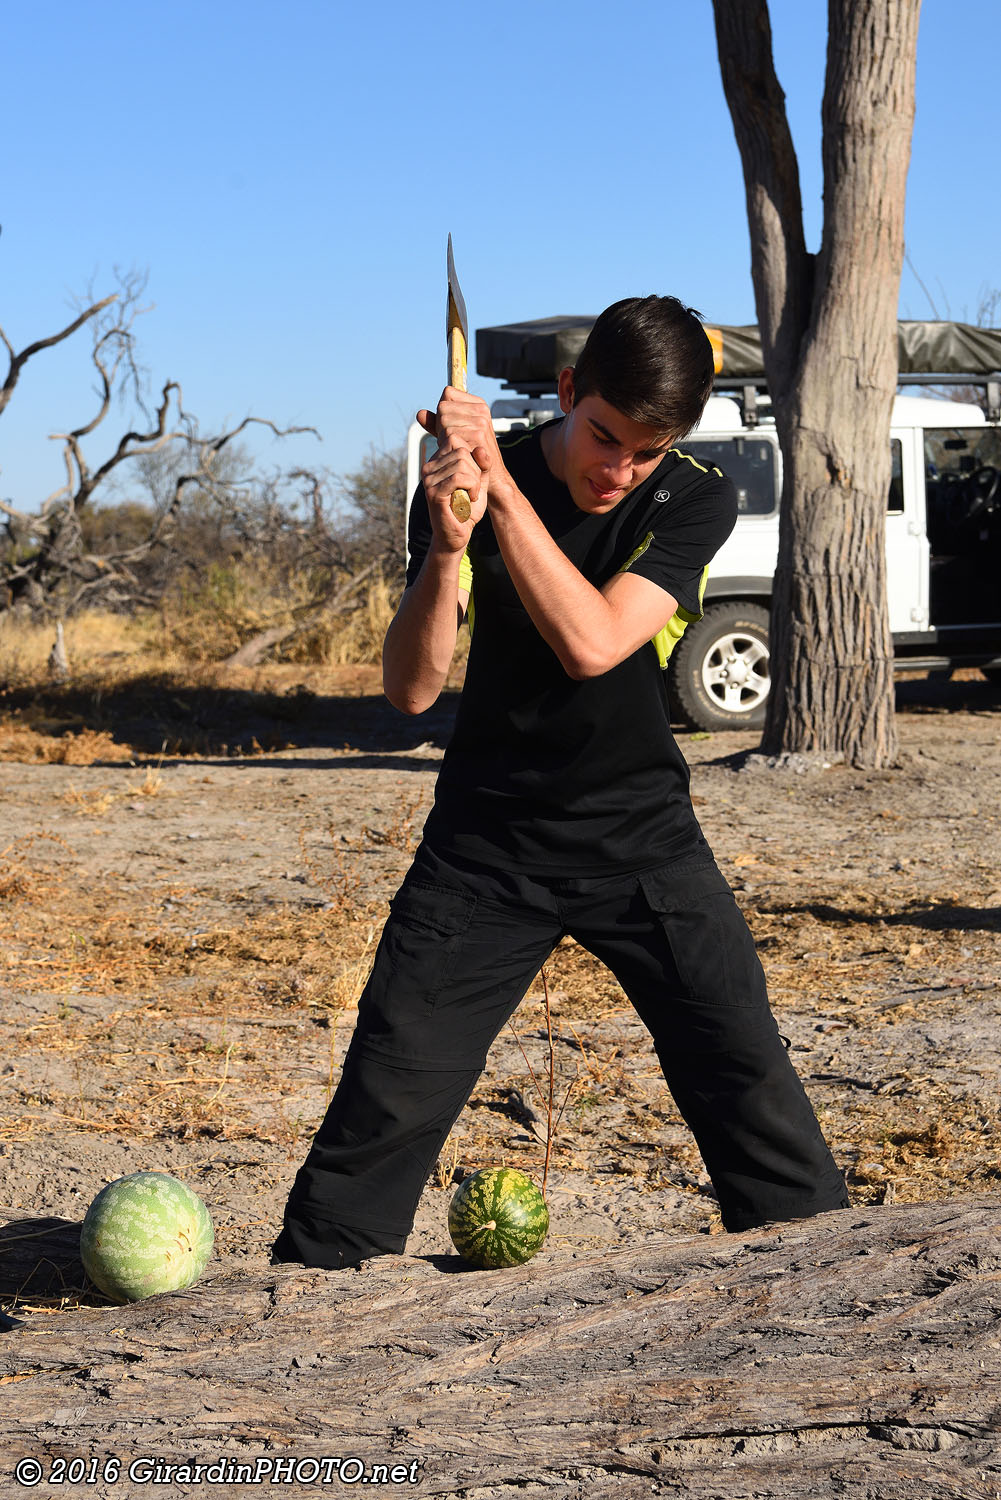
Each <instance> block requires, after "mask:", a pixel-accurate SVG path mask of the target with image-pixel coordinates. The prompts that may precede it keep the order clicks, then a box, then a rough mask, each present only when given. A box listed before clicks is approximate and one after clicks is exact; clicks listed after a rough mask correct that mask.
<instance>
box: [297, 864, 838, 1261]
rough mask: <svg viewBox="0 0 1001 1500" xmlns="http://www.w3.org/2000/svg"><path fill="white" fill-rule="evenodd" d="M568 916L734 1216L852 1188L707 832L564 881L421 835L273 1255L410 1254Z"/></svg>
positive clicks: (738, 1226)
mask: <svg viewBox="0 0 1001 1500" xmlns="http://www.w3.org/2000/svg"><path fill="white" fill-rule="evenodd" d="M567 933H569V934H570V935H571V936H572V937H574V938H575V939H576V940H577V942H579V943H580V944H581V945H582V946H583V947H585V948H587V949H588V950H589V951H590V952H591V953H593V954H594V955H595V956H596V957H597V958H599V959H600V960H601V961H602V962H603V963H605V964H606V965H607V966H608V968H609V969H611V971H612V973H613V974H614V975H615V976H616V978H617V979H618V981H619V983H620V984H621V985H622V988H623V989H624V990H625V992H626V994H627V995H628V997H629V999H630V1001H631V1002H632V1004H633V1005H634V1006H635V1008H636V1010H637V1012H638V1013H639V1015H640V1017H641V1018H642V1020H643V1021H644V1023H645V1024H646V1026H647V1027H648V1029H649V1031H650V1033H651V1035H652V1037H653V1044H654V1047H655V1049H656V1052H657V1056H658V1058H659V1060H660V1064H661V1067H662V1068H663V1071H664V1077H665V1079H666V1080H667V1083H668V1086H669V1088H670V1090H671V1093H672V1095H673V1096H674V1099H675V1101H676V1103H677V1105H678V1108H679V1109H680V1111H681V1113H682V1115H683V1116H684V1118H685V1120H686V1121H687V1123H688V1125H689V1127H690V1129H691V1130H692V1133H693V1134H694V1136H695V1140H696V1142H697V1144H698V1147H699V1150H700V1151H701V1153H702V1158H703V1160H704V1162H705V1164H706V1168H707V1170H708V1172H709V1175H710V1177H711V1178H712V1182H713V1187H714V1188H715V1191H716V1194H717V1196H718V1199H719V1204H720V1209H721V1212H722V1217H723V1223H724V1226H725V1227H726V1228H727V1229H729V1230H742V1229H749V1228H753V1227H754V1226H756V1225H759V1224H763V1223H765V1222H767V1221H769V1220H783V1219H795V1218H806V1217H809V1216H810V1215H812V1214H815V1213H821V1212H823V1211H824V1210H827V1209H834V1208H843V1207H847V1206H848V1199H847V1195H846V1192H845V1185H844V1180H843V1178H842V1176H841V1174H840V1172H839V1171H838V1169H837V1167H836V1166H835V1163H834V1160H833V1158H832V1156H831V1154H830V1151H829V1150H828V1148H827V1146H826V1144H825V1142H824V1139H823V1137H822V1135H821V1132H820V1127H819V1125H818V1123H817V1120H816V1117H815V1115H814V1112H813V1109H812V1107H811V1105H810V1102H809V1100H808V1099H807V1097H806V1094H805V1092H804V1090H803V1086H802V1084H801V1083H800V1081H799V1079H798V1077H797V1075H796V1073H795V1071H794V1069H793V1067H792V1065H791V1063H790V1061H789V1057H788V1054H787V1052H786V1048H785V1046H784V1045H783V1042H782V1039H781V1037H780V1036H779V1033H778V1028H777V1026H776V1024H775V1020H774V1018H773V1016H772V1013H771V1010H770V1008H769V1005H768V999H767V994H766V989H765V979H764V974H763V972H762V969H761V964H760V962H759V960H758V956H757V954H756V952H755V949H754V943H753V941H752V939H751V935H750V932H749V931H748V929H747V924H746V923H745V921H744V919H743V916H742V915H741V912H740V910H739V908H738V907H737V904H736V902H735V901H734V899H733V895H732V894H731V892H730V888H729V886H728V885H727V883H726V881H725V880H724V879H723V876H722V875H721V874H720V872H719V870H718V869H717V868H716V864H715V861H714V860H713V858H712V854H711V853H710V851H709V849H708V847H707V846H706V845H705V844H702V845H700V846H699V847H698V848H697V849H696V850H695V851H694V852H693V853H692V854H691V855H689V856H687V857H685V858H683V859H679V860H675V861H673V862H671V863H670V864H666V865H663V866H660V867H658V868H656V869H651V870H644V871H641V872H638V873H633V874H629V875H614V876H603V877H601V878H592V877H588V878H586V879H584V878H574V879H559V880H556V879H554V880H550V879H548V878H544V877H538V876H526V875H520V874H517V873H514V872H505V871H499V870H486V869H482V868H480V867H479V866H475V867H474V866H469V867H465V868H464V867H461V866H460V865H459V864H457V863H455V862H453V861H452V860H449V861H445V860H443V859H441V858H439V857H438V856H437V855H435V854H434V853H433V852H432V851H431V850H430V849H428V848H427V847H426V846H424V845H422V846H421V848H420V849H419V850H418V853H417V856H416V859H415V861H414V864H413V866H412V868H411V869H410V871H409V873H408V875H407V877H406V879H405V880H404V882H403V885H402V886H401V887H400V890H399V892H398V893H397V895H396V897H395V899H394V900H393V902H392V911H391V914H390V917H389V920H388V921H387V923H386V926H385V929H384V931H383V934H382V939H381V942H380V944H379V948H378V951H377V953H376V958H375V963H374V967H373V970H372V974H371V976H370V978H369V981H368V983H367V985H366V987H365V990H364V992H363V994H362V997H361V999H360V1001H359V1005H358V1022H357V1026H356V1029H355V1033H354V1036H353V1037H352V1040H351V1044H350V1046H349V1048H348V1052H347V1055H346V1057H345V1059H344V1067H343V1070H342V1074H341V1078H340V1082H339V1083H338V1086H337V1090H336V1092H335V1094H334V1097H333V1100H332V1101H331V1103H330V1107H329V1109H328V1110H327V1114H326V1117H325V1119H324V1120H323V1123H322V1124H321V1126H320V1128H319V1130H318V1131H317V1133H316V1137H315V1139H314V1141H313V1144H312V1147H311V1148H310V1151H309V1154H308V1156H307V1157H306V1160H305V1162H304V1163H303V1165H302V1167H301V1168H300V1170H299V1172H298V1174H297V1176H296V1179H295V1182H294V1184H293V1187H292V1190H291V1193H290V1195H289V1199H288V1203H287V1205H286V1209H285V1225H284V1228H283V1230H282V1232H281V1234H280V1235H279V1237H278V1239H277V1240H276V1242H275V1245H274V1248H273V1255H274V1258H275V1259H276V1260H288V1261H301V1262H303V1263H304V1264H305V1265H310V1266H324V1267H337V1266H341V1265H349V1264H353V1263H356V1262H358V1261H359V1260H361V1259H364V1258H366V1257H367V1256H371V1255H379V1254H386V1253H399V1252H400V1251H402V1250H403V1248H404V1245H405V1243H406V1238H407V1235H408V1233H409V1232H410V1229H411V1227H412V1225H413V1220H414V1214H415V1212H416V1208H417V1202H418V1199H419V1198H420V1195H421V1192H422V1190H423V1188H424V1184H425V1182H426V1181H427V1179H428V1177H429V1175H430V1173H431V1171H432V1169H433V1167H434V1164H435V1162H436V1161H437V1159H438V1156H439V1154H440V1152H441V1149H442V1147H443V1145H444V1143H445V1140H446V1137H447V1136H448V1133H449V1131H450V1130H451V1128H452V1125H453V1124H454V1122H455V1120H456V1117H457V1116H458V1114H459V1112H460V1111H461V1109H462V1107H463V1105H464V1104H465V1102H466V1100H467V1099H468V1097H469V1095H470V1093H471V1092H472V1089H473V1086H474V1085H475V1083H476V1080H477V1078H478V1077H479V1075H480V1072H481V1071H482V1069H483V1066H484V1062H485V1060H486V1055H487V1051H488V1049H489V1047H490V1045H491V1043H492V1042H493V1040H494V1038H495V1037H496V1036H497V1034H498V1032H499V1031H500V1029H501V1027H502V1026H503V1025H504V1023H505V1022H506V1021H507V1020H508V1018H509V1017H510V1016H511V1014H512V1013H513V1011H514V1010H515V1009H516V1007H517V1005H518V1003H519V1001H520V1000H521V999H522V997H523V996H524V994H525V993H526V991H527V990H528V988H529V986H530V985H531V982H532V980H533V979H534V977H535V976H536V975H537V974H538V971H539V969H540V968H541V967H542V965H543V963H544V962H545V961H546V959H547V958H548V957H549V955H550V953H551V952H552V951H553V949H554V948H555V947H556V945H557V943H558V942H559V941H560V939H561V938H562V937H563V936H564V935H565V934H567Z"/></svg>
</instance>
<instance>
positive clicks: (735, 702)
mask: <svg viewBox="0 0 1001 1500" xmlns="http://www.w3.org/2000/svg"><path fill="white" fill-rule="evenodd" d="M670 686H671V699H672V705H673V708H674V711H675V713H676V715H677V717H678V718H679V719H681V720H682V722H683V723H684V724H685V725H686V726H687V727H688V728H690V729H702V730H709V731H711V732H715V731H717V730H721V729H760V728H761V726H762V725H763V724H764V722H765V705H766V699H767V697H768V611H767V610H766V609H763V608H762V607H761V605H760V604H746V603H739V602H738V603H735V604H711V605H710V606H709V608H708V609H707V610H706V612H705V614H704V615H703V617H702V619H701V620H698V621H696V622H695V624H694V625H689V626H688V628H687V630H686V631H685V633H684V635H683V636H682V637H681V640H680V641H679V642H678V644H677V646H676V647H675V648H674V652H673V654H672V656H671V672H670Z"/></svg>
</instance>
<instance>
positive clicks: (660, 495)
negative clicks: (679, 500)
mask: <svg viewBox="0 0 1001 1500" xmlns="http://www.w3.org/2000/svg"><path fill="white" fill-rule="evenodd" d="M653 498H654V499H655V500H656V502H657V504H658V505H663V503H664V501H665V500H670V498H671V491H670V490H655V491H654V496H653Z"/></svg>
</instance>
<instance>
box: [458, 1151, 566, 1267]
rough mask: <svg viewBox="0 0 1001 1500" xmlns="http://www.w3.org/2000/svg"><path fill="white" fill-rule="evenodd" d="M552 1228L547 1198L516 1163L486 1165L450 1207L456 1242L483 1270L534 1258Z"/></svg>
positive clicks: (459, 1193)
mask: <svg viewBox="0 0 1001 1500" xmlns="http://www.w3.org/2000/svg"><path fill="white" fill-rule="evenodd" d="M548 1230H549V1210H548V1208H547V1207H546V1200H545V1198H543V1196H542V1194H541V1192H540V1191H539V1189H538V1188H537V1187H536V1185H535V1183H534V1182H533V1181H532V1179H531V1177H528V1176H526V1174H525V1173H524V1172H519V1171H518V1170H517V1168H516V1167H481V1169H480V1170H479V1171H478V1172H474V1173H473V1175H472V1177H467V1178H466V1180H465V1182H463V1183H462V1184H461V1186H460V1187H458V1188H457V1189H456V1191H455V1194H454V1195H453V1198H452V1201H451V1203H450V1204H449V1206H448V1232H449V1234H450V1235H451V1236H452V1244H453V1245H454V1246H455V1248H456V1250H458V1252H459V1254H460V1255H461V1256H462V1257H463V1259H464V1260H468V1261H469V1262H470V1263H471V1264H472V1265H474V1266H479V1267H480V1268H481V1269H482V1270H487V1271H491V1270H494V1269H496V1268H497V1267H498V1266H520V1265H521V1264H522V1262H523V1261H526V1260H531V1258H532V1256H533V1255H534V1254H535V1252H536V1251H537V1250H541V1249H542V1246H543V1244H544V1243H545V1239H546V1234H547V1233H548Z"/></svg>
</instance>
